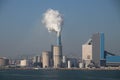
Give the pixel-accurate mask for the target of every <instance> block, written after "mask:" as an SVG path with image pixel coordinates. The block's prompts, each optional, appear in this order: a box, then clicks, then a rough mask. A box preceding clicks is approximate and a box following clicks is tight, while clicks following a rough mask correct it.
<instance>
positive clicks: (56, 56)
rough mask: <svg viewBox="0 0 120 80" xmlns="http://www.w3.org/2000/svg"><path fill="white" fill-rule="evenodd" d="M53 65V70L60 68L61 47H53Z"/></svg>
mask: <svg viewBox="0 0 120 80" xmlns="http://www.w3.org/2000/svg"><path fill="white" fill-rule="evenodd" d="M53 63H54V68H61V66H62V46H54V47H53Z"/></svg>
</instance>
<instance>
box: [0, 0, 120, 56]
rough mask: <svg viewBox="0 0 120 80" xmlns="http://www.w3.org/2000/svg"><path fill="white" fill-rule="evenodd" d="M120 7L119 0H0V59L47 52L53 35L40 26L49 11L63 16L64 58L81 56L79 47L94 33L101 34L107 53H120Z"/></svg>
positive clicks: (54, 36) (54, 39)
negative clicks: (102, 33) (57, 12)
mask: <svg viewBox="0 0 120 80" xmlns="http://www.w3.org/2000/svg"><path fill="white" fill-rule="evenodd" d="M119 5H120V1H119V0H0V56H7V57H16V56H19V55H23V54H24V55H31V54H33V55H37V54H41V53H42V51H45V50H47V51H48V50H50V46H51V44H56V35H55V34H54V33H48V31H47V29H46V28H45V26H44V25H43V24H42V23H41V19H42V15H43V13H44V12H45V11H46V10H47V9H49V8H52V9H56V10H59V11H60V13H62V14H63V16H64V25H63V31H62V44H63V54H64V55H70V56H73V55H74V56H81V51H82V48H81V46H82V44H84V43H85V42H86V41H87V40H88V39H89V38H90V37H91V35H92V34H93V33H96V32H104V34H105V49H106V50H108V51H110V52H113V53H116V54H120V6H119Z"/></svg>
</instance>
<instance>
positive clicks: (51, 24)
mask: <svg viewBox="0 0 120 80" xmlns="http://www.w3.org/2000/svg"><path fill="white" fill-rule="evenodd" d="M42 23H43V24H44V25H45V27H46V28H47V29H48V31H49V32H55V33H56V34H57V45H58V46H61V45H62V44H61V31H62V25H63V17H62V14H60V13H59V11H58V10H53V9H48V10H47V11H46V12H45V13H44V14H43V19H42Z"/></svg>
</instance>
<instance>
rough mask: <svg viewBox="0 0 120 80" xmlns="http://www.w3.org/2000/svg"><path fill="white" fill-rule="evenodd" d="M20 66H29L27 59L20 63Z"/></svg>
mask: <svg viewBox="0 0 120 80" xmlns="http://www.w3.org/2000/svg"><path fill="white" fill-rule="evenodd" d="M20 66H21V67H25V66H28V61H27V60H26V59H23V60H21V61H20Z"/></svg>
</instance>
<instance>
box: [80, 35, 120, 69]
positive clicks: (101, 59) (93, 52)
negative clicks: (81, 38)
mask: <svg viewBox="0 0 120 80" xmlns="http://www.w3.org/2000/svg"><path fill="white" fill-rule="evenodd" d="M82 61H83V63H84V64H85V65H86V67H88V66H93V65H94V67H101V66H113V65H114V66H115V65H116V66H120V56H116V55H115V54H113V53H110V52H108V51H106V50H105V49H104V33H95V34H93V35H92V37H91V38H90V39H89V40H88V42H87V43H85V44H84V45H82Z"/></svg>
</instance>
